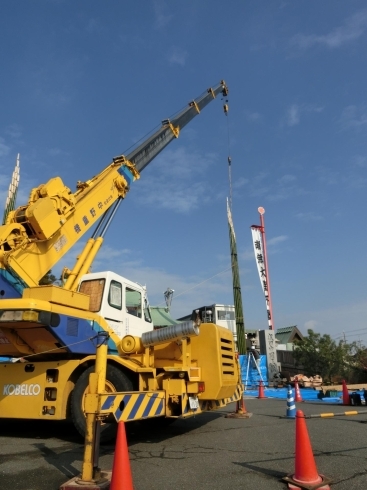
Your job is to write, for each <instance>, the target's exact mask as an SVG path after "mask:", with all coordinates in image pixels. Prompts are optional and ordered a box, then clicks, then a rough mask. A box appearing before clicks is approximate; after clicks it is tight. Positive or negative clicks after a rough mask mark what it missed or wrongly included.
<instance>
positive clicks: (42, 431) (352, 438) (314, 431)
mask: <svg viewBox="0 0 367 490" xmlns="http://www.w3.org/2000/svg"><path fill="white" fill-rule="evenodd" d="M245 405H246V408H247V410H248V411H249V412H252V413H253V416H252V417H251V418H249V419H232V418H225V415H226V413H228V412H232V411H234V409H235V405H234V404H232V405H230V406H228V407H227V408H226V409H224V410H220V411H216V412H212V413H205V414H202V415H199V416H197V417H194V418H189V419H186V420H177V421H175V422H174V423H173V424H172V425H171V426H169V427H166V428H164V429H162V428H158V427H154V426H153V427H151V425H150V424H144V423H139V424H126V429H127V438H128V446H129V454H130V464H131V470H132V474H133V481H134V487H135V490H155V489H157V490H158V489H159V490H172V489H175V490H181V489H185V490H186V489H190V490H191V489H200V490H206V489H208V490H209V489H210V490H229V489H232V488H241V489H245V490H246V489H248V490H255V489H259V490H262V489H264V490H270V489H271V490H277V489H286V488H287V486H286V484H285V483H284V482H283V481H282V480H281V478H282V477H283V476H285V475H287V474H290V473H294V469H295V457H294V453H295V420H294V419H287V418H284V417H285V415H286V401H285V400H278V399H272V398H268V399H261V400H259V399H257V398H252V399H251V398H245ZM297 405H298V406H297V409H301V410H303V412H304V413H305V415H311V414H319V413H322V412H336V413H340V412H343V411H344V410H358V409H359V410H364V409H366V407H364V406H362V407H342V406H340V405H330V404H327V405H324V404H321V403H309V402H305V403H299V404H297ZM366 422H367V414H361V415H356V416H348V417H346V416H343V417H333V418H313V419H306V424H307V431H308V433H309V436H310V440H311V445H312V450H313V454H314V460H315V463H316V466H317V470H318V472H319V473H320V474H323V475H325V476H327V477H330V478H331V479H332V483H331V488H332V489H337V490H351V489H352V490H354V489H355V490H358V489H365V488H366V484H367V423H366ZM83 448H84V445H83V441H82V440H81V439H80V438H79V437H78V436H77V435H76V434H75V431H74V429H73V427H72V425H70V424H68V423H66V422H46V421H45V422H34V421H14V420H0V488H1V490H7V489H10V490H58V489H59V487H60V485H61V484H63V483H65V482H66V481H68V480H69V479H70V478H72V477H73V476H76V475H78V474H80V472H81V468H82V459H83ZM113 454H114V444H113V443H111V444H103V445H101V447H100V460H99V462H100V467H101V468H102V470H108V469H111V468H112V461H113Z"/></svg>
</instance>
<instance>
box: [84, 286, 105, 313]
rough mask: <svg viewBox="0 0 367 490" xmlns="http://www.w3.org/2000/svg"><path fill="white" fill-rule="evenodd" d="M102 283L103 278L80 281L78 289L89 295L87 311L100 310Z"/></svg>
mask: <svg viewBox="0 0 367 490" xmlns="http://www.w3.org/2000/svg"><path fill="white" fill-rule="evenodd" d="M104 285H105V280H104V279H92V280H90V281H83V282H82V283H81V285H80V287H79V291H80V292H81V293H84V294H88V295H89V296H90V302H89V311H93V312H97V311H100V309H101V304H102V297H103V290H104Z"/></svg>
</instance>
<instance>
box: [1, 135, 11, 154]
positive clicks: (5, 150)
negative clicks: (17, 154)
mask: <svg viewBox="0 0 367 490" xmlns="http://www.w3.org/2000/svg"><path fill="white" fill-rule="evenodd" d="M9 152H10V146H9V145H7V144H6V143H5V140H4V138H0V157H6V156H8V155H9Z"/></svg>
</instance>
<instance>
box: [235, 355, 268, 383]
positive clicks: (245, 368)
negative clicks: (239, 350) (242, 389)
mask: <svg viewBox="0 0 367 490" xmlns="http://www.w3.org/2000/svg"><path fill="white" fill-rule="evenodd" d="M239 361H240V367H241V376H242V383H243V384H244V385H246V387H248V388H251V387H253V388H255V387H256V388H257V387H258V386H259V383H260V379H261V378H262V381H263V382H264V386H268V369H267V367H266V356H260V359H259V361H258V362H257V365H258V368H259V371H260V374H261V378H260V375H259V372H258V370H257V368H256V365H255V362H254V359H253V357H252V356H250V362H249V359H248V355H247V354H246V355H240V356H239Z"/></svg>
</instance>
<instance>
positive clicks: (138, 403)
mask: <svg viewBox="0 0 367 490" xmlns="http://www.w3.org/2000/svg"><path fill="white" fill-rule="evenodd" d="M100 413H101V414H105V413H108V414H110V413H112V414H113V416H114V417H115V419H116V421H117V422H119V421H124V422H130V421H132V420H140V419H145V418H151V417H159V416H161V415H165V413H166V404H165V392H164V391H150V392H131V393H120V394H119V393H117V394H113V395H102V396H101V410H100Z"/></svg>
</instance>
